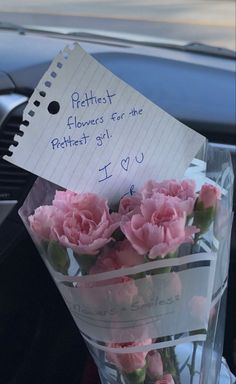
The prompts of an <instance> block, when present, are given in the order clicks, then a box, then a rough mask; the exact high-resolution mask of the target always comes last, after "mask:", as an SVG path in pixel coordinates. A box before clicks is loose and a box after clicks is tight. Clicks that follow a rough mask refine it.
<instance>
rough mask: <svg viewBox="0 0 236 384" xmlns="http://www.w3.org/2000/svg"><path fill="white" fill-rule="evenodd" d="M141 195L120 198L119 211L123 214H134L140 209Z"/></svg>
mask: <svg viewBox="0 0 236 384" xmlns="http://www.w3.org/2000/svg"><path fill="white" fill-rule="evenodd" d="M141 198H142V196H141V195H138V194H136V195H133V196H124V197H122V199H121V200H120V204H119V210H118V212H119V213H120V214H121V215H128V216H130V217H131V216H132V215H133V214H134V213H138V212H139V211H140V203H141Z"/></svg>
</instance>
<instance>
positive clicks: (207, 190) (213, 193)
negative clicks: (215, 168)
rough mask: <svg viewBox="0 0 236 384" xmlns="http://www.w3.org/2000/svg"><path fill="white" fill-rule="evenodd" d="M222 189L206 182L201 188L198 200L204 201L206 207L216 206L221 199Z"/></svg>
mask: <svg viewBox="0 0 236 384" xmlns="http://www.w3.org/2000/svg"><path fill="white" fill-rule="evenodd" d="M220 195H221V192H220V189H219V188H217V187H216V186H214V185H211V184H204V185H203V186H202V188H201V191H200V194H199V198H198V202H199V203H200V202H202V204H203V206H204V208H211V207H213V208H215V206H216V203H217V200H219V199H220Z"/></svg>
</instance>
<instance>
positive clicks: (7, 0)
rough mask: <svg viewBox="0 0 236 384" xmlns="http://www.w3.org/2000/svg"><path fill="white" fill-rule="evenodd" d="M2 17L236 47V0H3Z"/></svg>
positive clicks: (26, 22)
mask: <svg viewBox="0 0 236 384" xmlns="http://www.w3.org/2000/svg"><path fill="white" fill-rule="evenodd" d="M0 21H1V22H2V25H3V23H6V22H9V23H14V24H18V25H21V26H22V25H26V26H29V25H30V26H31V27H33V26H36V27H39V26H44V27H47V28H52V27H60V28H61V27H68V28H70V30H73V29H74V30H78V29H79V30H92V31H104V32H117V33H122V34H129V36H130V35H131V34H132V35H137V34H138V35H139V36H146V37H147V38H148V37H149V38H153V37H155V38H158V39H160V41H162V42H165V41H166V42H167V41H169V42H170V41H171V42H173V41H176V40H178V41H181V42H188V43H189V42H194V43H196V42H197V43H202V44H206V45H209V46H214V47H221V48H227V49H231V50H233V51H235V1H234V0H200V1H194V0H184V1H178V0H69V1H68V0H50V1H48V0H20V1H19V0H0Z"/></svg>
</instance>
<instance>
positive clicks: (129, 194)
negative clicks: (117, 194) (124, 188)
mask: <svg viewBox="0 0 236 384" xmlns="http://www.w3.org/2000/svg"><path fill="white" fill-rule="evenodd" d="M135 193H136V191H135V189H134V184H132V185H131V186H130V189H129V191H128V192H126V193H124V195H123V196H122V197H125V196H133V195H134V194H135Z"/></svg>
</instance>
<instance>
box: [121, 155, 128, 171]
mask: <svg viewBox="0 0 236 384" xmlns="http://www.w3.org/2000/svg"><path fill="white" fill-rule="evenodd" d="M129 162H130V157H129V156H128V157H126V159H122V160H121V162H120V165H121V167H122V168H123V169H124V170H125V171H126V172H128V169H129Z"/></svg>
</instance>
